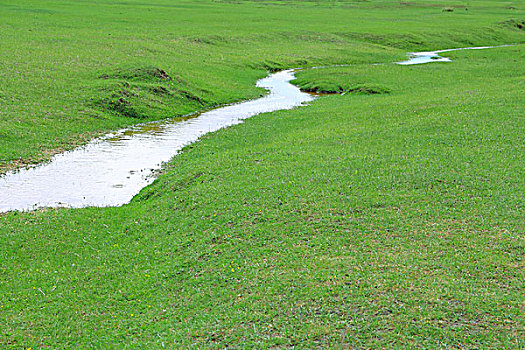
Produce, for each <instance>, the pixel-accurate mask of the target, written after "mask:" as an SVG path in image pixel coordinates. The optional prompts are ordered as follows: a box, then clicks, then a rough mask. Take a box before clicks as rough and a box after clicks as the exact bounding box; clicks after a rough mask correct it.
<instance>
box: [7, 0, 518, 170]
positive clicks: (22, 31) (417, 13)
mask: <svg viewBox="0 0 525 350" xmlns="http://www.w3.org/2000/svg"><path fill="white" fill-rule="evenodd" d="M444 6H455V7H456V10H455V11H454V12H451V13H449V12H443V11H442V8H443V7H444ZM521 7H522V6H520V2H519V1H518V2H513V1H508V2H497V1H476V4H475V5H473V4H472V6H471V4H470V2H469V1H463V2H462V1H458V2H454V3H448V2H435V1H418V2H409V3H392V2H391V1H372V2H353V1H337V2H332V1H304V2H301V1H298V2H275V3H272V2H261V1H253V2H251V1H244V2H241V3H229V2H213V1H177V2H173V1H169V0H154V1H148V2H140V1H137V0H133V1H128V2H115V1H113V0H101V1H46V2H45V3H42V1H36V0H24V1H18V0H6V1H3V2H2V4H0V40H1V42H2V45H1V46H0V67H1V69H0V72H1V73H0V172H4V171H5V170H7V169H9V168H13V167H16V166H18V165H20V164H24V163H28V162H34V161H41V160H42V159H45V158H47V157H48V156H49V155H50V154H53V153H54V152H56V151H60V150H62V149H68V148H71V147H72V146H74V145H77V144H79V143H83V142H86V140H88V139H90V138H91V137H93V135H95V134H97V133H100V132H102V131H106V130H109V129H116V128H120V127H124V126H126V125H131V124H136V123H140V122H144V121H147V120H152V119H159V118H164V117H173V116H178V115H184V114H187V113H189V112H193V111H196V110H202V109H205V108H209V107H211V106H215V105H219V104H223V103H229V102H233V101H238V100H241V99H247V98H253V97H255V96H259V95H260V94H261V93H263V92H262V91H260V90H258V89H256V88H255V87H254V81H255V80H256V79H257V78H260V77H262V76H264V75H265V74H266V71H267V70H268V69H270V70H273V69H279V68H285V67H297V66H312V65H319V64H335V63H367V62H368V63H370V62H391V61H393V60H396V59H400V58H402V57H404V55H405V52H406V51H407V50H415V49H434V48H441V47H461V46H470V45H491V44H499V43H513V42H519V41H522V31H521V30H519V28H518V27H516V26H517V25H520V23H521V22H519V21H520V19H521V20H522V19H523V11H524V10H523V9H522V8H521ZM291 13H293V16H291V15H290V14H291ZM513 20H514V21H518V22H512V21H513Z"/></svg>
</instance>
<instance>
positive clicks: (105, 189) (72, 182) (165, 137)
mask: <svg viewBox="0 0 525 350" xmlns="http://www.w3.org/2000/svg"><path fill="white" fill-rule="evenodd" d="M293 78H294V74H293V71H292V70H287V71H282V72H278V73H275V74H271V75H270V76H268V77H267V78H264V79H261V80H259V81H258V82H257V86H260V87H263V88H266V89H268V90H269V92H270V93H269V94H268V95H267V96H265V97H262V98H260V99H257V100H253V101H247V102H243V103H239V104H235V105H230V106H226V107H222V108H218V109H214V110H211V111H208V112H204V113H201V114H195V115H193V116H190V117H186V118H176V119H173V120H167V121H160V122H153V123H147V124H143V125H139V126H136V127H133V128H131V129H125V130H121V131H119V132H116V133H112V134H109V135H106V136H105V137H103V138H100V139H97V140H94V141H92V142H90V143H89V144H88V145H86V146H85V147H81V148H78V149H75V150H73V151H71V152H66V153H62V154H59V155H56V156H55V157H53V159H52V160H51V162H50V163H47V164H43V165H40V166H38V167H35V168H30V169H22V170H20V171H17V172H10V173H7V174H6V175H4V176H2V177H0V212H5V211H9V210H30V209H35V208H39V207H59V206H67V207H85V206H118V205H122V204H125V203H127V202H129V201H130V200H131V198H133V196H134V195H136V194H137V193H138V192H139V191H140V190H141V189H142V188H143V187H145V186H147V185H148V184H150V183H151V182H152V181H153V180H154V178H153V174H154V172H155V170H158V169H159V168H160V167H161V165H162V163H163V162H166V161H168V160H170V159H171V158H172V157H173V156H174V155H175V154H177V152H179V151H180V149H181V148H182V147H184V146H186V145H188V144H190V143H192V142H195V141H196V140H197V139H198V138H199V137H201V136H202V135H204V134H206V133H208V132H212V131H216V130H219V129H221V128H224V127H227V126H229V125H234V124H238V123H241V122H242V120H243V119H246V118H249V117H251V116H254V115H256V114H260V113H264V112H272V111H276V110H282V109H290V108H293V107H296V106H300V105H302V104H304V103H306V102H309V101H311V100H313V99H314V98H315V97H313V96H311V95H309V94H307V93H303V92H301V91H300V90H299V89H298V88H297V87H295V86H294V85H292V84H290V83H289V81H290V80H292V79H293Z"/></svg>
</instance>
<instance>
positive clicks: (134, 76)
mask: <svg viewBox="0 0 525 350" xmlns="http://www.w3.org/2000/svg"><path fill="white" fill-rule="evenodd" d="M100 78H102V79H125V80H139V81H151V80H162V81H168V80H171V77H170V76H169V75H168V73H167V72H166V71H165V70H164V69H160V68H157V67H139V68H119V69H117V70H116V71H115V72H114V73H110V74H102V75H101V76H100Z"/></svg>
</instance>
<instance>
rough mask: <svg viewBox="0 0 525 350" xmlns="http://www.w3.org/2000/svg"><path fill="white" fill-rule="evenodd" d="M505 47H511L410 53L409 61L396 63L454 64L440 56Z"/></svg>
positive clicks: (479, 47)
mask: <svg viewBox="0 0 525 350" xmlns="http://www.w3.org/2000/svg"><path fill="white" fill-rule="evenodd" d="M505 46H510V45H500V46H478V47H463V48H459V49H446V50H437V51H423V52H411V53H409V56H410V57H411V58H410V59H409V60H407V61H402V62H396V63H397V64H402V65H411V64H422V63H430V62H452V60H451V59H450V58H448V57H441V56H440V55H439V54H440V53H443V52H450V51H458V50H483V49H492V48H494V47H505Z"/></svg>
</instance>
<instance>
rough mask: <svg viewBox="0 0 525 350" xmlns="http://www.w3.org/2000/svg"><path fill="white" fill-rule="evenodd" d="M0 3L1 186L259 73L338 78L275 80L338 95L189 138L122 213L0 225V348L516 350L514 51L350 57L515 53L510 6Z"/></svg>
mask: <svg viewBox="0 0 525 350" xmlns="http://www.w3.org/2000/svg"><path fill="white" fill-rule="evenodd" d="M7 4H10V3H9V2H7V3H3V4H2V5H0V6H3V7H4V10H6V11H7V9H9V11H11V13H10V14H11V15H9V16H8V15H5V13H7V12H6V11H2V12H1V13H2V15H3V16H4V17H5V21H4V22H3V24H2V26H3V27H2V31H1V32H0V35H1V36H2V40H3V42H7V43H8V45H7V48H6V46H4V45H3V46H2V47H1V48H0V50H2V51H3V52H5V53H2V54H3V55H5V57H8V58H9V59H6V60H2V64H3V65H4V67H6V69H3V70H2V73H0V74H2V77H1V78H2V79H3V80H2V85H1V89H2V90H1V93H0V96H2V97H1V98H2V104H1V106H0V112H1V113H2V114H1V115H2V119H1V120H0V123H2V124H0V125H1V128H0V133H2V135H9V137H6V136H4V137H0V152H2V153H1V154H2V157H4V162H3V163H2V164H3V166H4V168H3V169H7V167H8V166H9V165H8V164H12V162H13V160H17V159H22V160H28V159H29V160H31V159H33V160H36V159H41V158H42V155H40V153H41V152H42V151H43V150H46V151H48V152H51V151H52V150H53V149H57V148H61V147H69V146H70V145H71V144H74V143H76V142H81V138H80V137H79V135H86V137H87V136H90V135H92V134H93V133H96V132H100V131H102V130H105V129H110V128H116V127H121V126H123V125H129V124H132V123H136V122H139V121H144V120H150V119H152V118H161V117H165V116H167V115H169V114H174V115H176V114H184V113H187V111H188V110H190V109H191V108H201V107H202V108H204V107H205V106H211V105H214V104H220V103H225V102H229V101H234V100H238V99H242V98H248V97H253V96H257V95H258V94H260V91H259V90H257V89H255V88H253V82H254V80H255V79H256V78H257V77H260V76H262V75H264V74H265V70H266V69H277V68H279V67H291V66H297V65H306V66H308V65H318V64H332V63H351V64H352V65H351V66H348V67H338V68H326V69H315V70H305V71H301V72H300V73H298V79H297V80H296V81H295V83H296V84H298V85H299V86H303V87H304V88H308V89H319V90H330V89H332V90H337V91H349V90H353V92H350V93H346V94H345V95H343V96H341V95H334V96H326V97H323V98H320V99H318V100H316V101H314V102H313V103H312V104H311V105H310V106H309V107H304V108H300V109H295V110H291V111H283V112H277V113H271V114H265V115H261V116H256V117H254V118H252V119H249V120H247V121H246V122H245V123H244V124H241V125H237V126H235V127H232V128H229V129H226V130H221V131H219V132H216V133H213V134H211V135H208V136H206V137H204V138H203V139H202V140H201V141H200V142H198V143H196V144H194V145H192V146H190V147H187V148H186V149H185V152H183V153H182V154H180V155H179V156H177V157H176V158H174V159H173V161H171V162H170V163H169V164H168V165H167V166H166V169H165V170H164V173H163V174H162V175H161V176H160V177H159V178H158V180H157V181H156V182H155V183H154V184H153V185H152V186H149V187H147V188H145V189H144V190H143V191H142V192H141V193H140V194H139V195H138V196H137V197H135V198H134V200H133V201H132V202H131V203H130V204H129V205H126V206H123V207H121V208H85V209H79V210H68V209H59V210H54V209H51V210H43V211H37V212H29V213H9V214H7V215H4V216H0V237H1V239H2V242H3V243H2V248H1V250H0V259H2V261H3V263H2V264H1V265H0V276H1V277H0V316H1V317H0V324H1V329H2V332H1V333H0V344H1V345H2V347H4V348H13V349H18V348H29V347H31V348H147V349H151V348H163V347H167V348H189V347H192V346H193V347H196V348H225V347H229V348H270V347H273V348H292V347H296V348H337V347H340V348H347V347H348V348H425V349H502V348H508V349H519V348H523V347H524V346H525V342H524V341H523V339H524V334H523V329H524V324H525V317H524V315H525V310H524V305H525V298H524V293H523V286H524V283H525V274H524V272H523V271H524V260H523V258H524V256H523V254H524V251H525V240H524V237H523V232H524V220H523V212H524V205H525V203H524V197H523V193H524V189H525V171H524V169H525V164H524V163H525V159H524V155H525V149H524V148H525V146H524V143H523V135H524V133H525V130H524V129H525V123H524V120H523V111H524V102H523V91H524V90H525V86H524V81H525V79H524V77H525V69H524V67H523V65H522V64H521V62H523V61H524V58H525V57H524V56H525V51H524V49H525V46H524V45H516V46H513V47H505V48H497V49H491V50H485V51H456V52H450V53H447V54H446V55H447V56H450V57H452V58H453V59H454V62H452V63H433V64H428V65H421V66H412V67H403V66H397V65H393V64H382V65H369V64H368V63H370V62H390V61H395V60H398V59H400V58H403V57H404V55H405V52H406V51H408V50H419V49H436V48H449V47H454V46H456V47H457V46H470V45H487V44H504V43H510V42H519V41H523V32H522V31H520V29H519V28H518V27H517V26H516V24H517V23H518V24H519V23H521V22H519V21H520V18H521V19H522V18H523V10H521V9H520V8H519V7H520V3H519V2H497V1H480V2H476V3H475V4H474V2H455V3H449V2H430V1H429V2H423V1H421V2H420V1H418V2H411V3H408V4H399V3H392V2H380V1H370V2H285V3H283V2H275V3H272V2H241V3H222V2H177V3H173V2H167V1H165V2H161V1H155V2H152V3H150V4H149V5H148V6H146V5H141V4H139V3H138V2H128V3H126V4H118V5H117V4H115V3H113V2H110V1H101V2H96V3H94V2H88V1H83V2H77V3H73V2H67V1H66V2H56V3H53V2H49V3H48V4H47V5H46V8H45V9H44V8H42V6H43V5H42V4H41V3H39V2H34V3H31V2H29V1H24V4H25V5H24V6H22V5H20V3H19V2H16V3H15V2H13V3H11V4H10V5H9V6H7ZM31 4H33V5H31ZM37 4H38V6H37ZM154 5H155V6H154ZM450 6H455V9H454V11H453V12H446V11H445V12H443V11H442V8H444V7H450ZM461 6H467V8H468V10H465V8H464V7H461ZM290 7H293V13H294V14H295V16H290V15H289V14H290ZM511 7H513V8H516V9H510V8H511ZM16 9H18V10H16ZM102 9H113V11H105V12H104V13H105V14H102ZM148 9H151V11H148ZM37 10H38V11H37ZM16 11H22V12H21V13H20V14H19V15H16V13H17V12H16ZM53 11H54V12H53ZM150 12H151V15H150ZM57 13H58V14H60V13H62V14H63V17H61V18H62V22H60V21H59V20H55V21H53V22H51V21H50V20H49V19H46V18H47V17H46V16H52V15H57ZM225 18H226V19H227V20H230V21H231V23H229V24H228V25H226V24H223V23H224V22H223V21H224V20H225ZM139 19H140V20H139ZM256 19H259V21H257V20H256ZM22 20H24V21H26V23H25V25H27V26H28V28H29V27H30V26H29V24H30V23H31V25H33V26H34V28H35V30H36V28H40V31H39V33H37V34H34V35H36V36H37V38H38V40H36V39H34V38H33V36H32V35H33V34H30V33H27V37H25V40H27V41H26V42H25V43H23V42H24V35H23V34H18V36H17V38H18V39H17V40H16V41H15V39H14V38H15V32H16V31H15V29H19V28H20V26H21V24H22ZM509 20H516V21H515V22H508V21H509ZM502 22H505V24H500V23H502ZM46 23H47V26H44V25H43V24H46ZM233 23H235V24H233ZM268 23H269V24H270V25H268ZM192 24H195V25H192ZM197 24H198V25H197ZM6 28H7V29H6ZM4 29H6V30H4ZM460 32H461V34H456V33H460ZM46 33H47V34H46ZM58 34H60V35H58ZM107 34H112V35H111V37H115V38H108V35H107ZM10 35H11V37H10ZM9 38H10V39H9ZM221 38H223V39H221ZM224 38H226V39H224ZM33 40H34V41H33ZM208 41H209V42H208ZM64 42H67V44H65V43H64ZM29 43H33V44H31V45H30V44H29ZM90 45H91V46H90ZM60 49H61V50H60ZM31 50H35V51H34V53H35V54H34V55H27V53H28V52H31ZM149 50H151V52H150V51H149ZM8 53H11V55H10V56H7V54H8ZM37 53H38V54H37ZM137 53H140V55H137ZM221 55H222V56H221ZM76 56H78V58H77V59H76V60H74V59H71V60H70V58H73V57H76ZM13 57H17V58H16V59H14V58H13ZM61 57H66V58H67V59H62V58H61ZM124 58H125V60H124ZM190 58H191V59H190ZM60 62H67V63H68V65H66V64H59V63H60ZM46 64H49V66H48V67H49V71H42V74H41V75H38V74H35V72H36V70H37V69H38V67H44V65H46ZM18 66H20V67H21V68H19V70H18V71H19V72H23V74H22V73H20V79H14V78H13V75H14V74H15V73H14V72H16V71H17V70H16V69H15V67H18ZM137 67H138V68H137ZM7 68H9V69H7ZM156 68H157V69H156ZM22 76H23V77H25V78H23V79H22ZM166 76H169V77H170V78H166ZM177 77H178V79H177ZM4 81H5V82H6V83H5V84H4V83H3V82H4ZM38 84H41V85H38ZM124 84H129V87H128V89H130V90H132V91H133V93H134V95H131V94H130V96H128V95H126V96H124V97H123V96H120V95H118V94H116V95H115V96H114V97H113V95H112V94H113V93H115V91H117V92H118V91H120V90H119V89H122V86H124ZM35 85H37V86H40V87H41V88H42V89H40V90H38V91H37V90H36V89H33V88H32V87H33V86H35ZM114 85H117V86H118V88H116V90H115V88H114ZM159 86H160V87H163V88H165V89H166V90H169V91H171V93H170V94H169V96H168V97H165V98H164V97H162V98H159V97H158V96H157V95H155V96H157V97H154V96H153V95H151V94H150V93H149V92H148V93H146V91H150V92H151V91H152V87H153V88H159ZM356 86H359V87H366V88H365V89H363V88H362V89H354V87H356ZM17 87H18V88H17ZM45 87H47V88H46V89H44V88H45ZM148 89H149V90H148ZM371 89H372V90H373V91H377V92H380V93H377V94H369V93H367V92H370V91H371ZM177 91H178V92H177ZM108 93H109V94H108ZM185 93H186V94H187V95H184V94H185ZM181 96H182V97H181ZM184 96H194V97H198V98H199V99H200V100H198V99H192V98H184ZM51 97H53V98H51ZM111 98H114V99H115V98H116V100H111V101H118V99H120V98H123V99H125V100H126V101H127V103H129V104H126V105H125V107H133V110H134V111H135V112H136V113H137V114H138V115H134V116H131V115H130V114H129V113H126V110H127V109H125V108H124V109H123V110H122V109H112V110H109V109H108V108H107V106H108V105H110V104H109V102H111V101H109V102H108V100H107V99H111ZM177 99H179V100H177ZM100 100H104V101H106V102H107V104H104V103H102V104H100V103H98V104H97V103H95V102H93V101H100ZM4 101H9V103H5V104H4ZM177 101H178V102H177ZM186 102H188V104H186ZM172 104H173V106H172ZM155 106H156V107H155ZM148 107H153V108H152V112H151V113H148V112H147V111H148V109H147V108H148ZM81 111H83V112H84V113H80V112H81ZM60 112H63V113H60ZM45 113H49V114H48V115H47V117H45V116H46V114H45ZM139 115H140V116H139ZM66 116H67V117H66ZM17 118H18V119H17ZM14 120H18V121H19V122H16V123H15V122H13V121H14ZM46 123H48V124H46ZM55 137H57V139H56V140H55ZM39 152H40V153H39Z"/></svg>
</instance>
